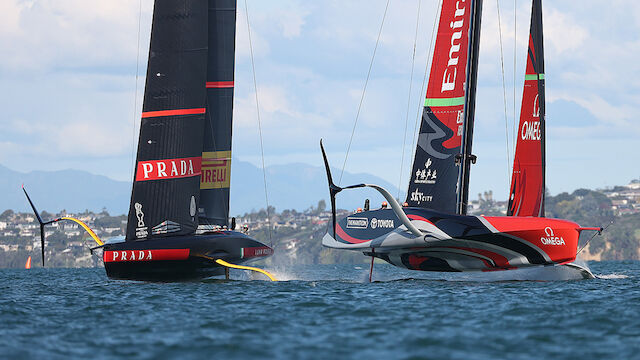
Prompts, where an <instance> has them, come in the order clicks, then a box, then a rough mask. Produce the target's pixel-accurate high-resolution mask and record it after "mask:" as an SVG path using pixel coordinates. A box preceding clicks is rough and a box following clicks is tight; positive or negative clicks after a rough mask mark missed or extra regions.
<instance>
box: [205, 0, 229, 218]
mask: <svg viewBox="0 0 640 360" xmlns="http://www.w3.org/2000/svg"><path fill="white" fill-rule="evenodd" d="M236 6H237V3H236V0H209V55H208V60H207V63H208V70H207V83H206V88H207V106H206V108H207V113H206V115H205V125H204V148H203V149H204V150H203V153H202V176H201V180H200V207H199V217H200V223H201V224H210V225H220V226H224V225H227V222H228V219H229V185H230V177H231V130H232V129H231V128H232V126H231V124H232V116H233V90H234V89H233V87H234V83H233V80H234V63H235V38H236Z"/></svg>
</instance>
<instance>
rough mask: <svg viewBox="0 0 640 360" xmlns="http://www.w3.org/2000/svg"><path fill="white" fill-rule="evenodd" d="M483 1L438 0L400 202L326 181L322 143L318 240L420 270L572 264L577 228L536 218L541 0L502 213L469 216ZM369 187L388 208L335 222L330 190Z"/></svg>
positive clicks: (536, 2) (540, 214) (540, 204)
mask: <svg viewBox="0 0 640 360" xmlns="http://www.w3.org/2000/svg"><path fill="white" fill-rule="evenodd" d="M481 12H482V0H466V1H465V0H444V1H443V4H442V8H441V14H440V23H439V27H438V33H437V38H436V45H435V49H434V53H433V62H432V67H431V72H430V77H429V84H428V87H427V94H426V100H425V104H424V111H423V116H422V121H421V126H420V133H419V135H418V142H417V146H416V150H415V157H414V162H413V167H412V172H411V178H410V183H409V188H408V191H407V198H406V201H405V203H404V204H403V205H400V203H399V202H398V201H397V200H396V199H395V198H394V197H393V196H392V195H391V194H390V193H389V192H388V191H386V190H385V189H383V188H381V187H379V186H377V185H373V184H358V185H352V186H346V187H339V186H336V185H335V184H334V183H333V179H332V177H331V171H330V168H329V163H328V160H327V156H326V154H325V151H324V148H323V146H322V142H321V144H320V145H321V148H322V153H323V157H324V162H325V167H326V171H327V177H328V180H329V189H330V195H331V205H332V210H333V219H332V224H331V229H330V231H329V232H328V233H327V234H326V235H325V236H324V238H323V241H322V243H323V245H324V246H326V247H330V248H335V249H347V250H356V251H362V252H363V253H364V254H365V255H368V256H372V257H377V258H380V259H383V260H385V261H387V262H389V263H390V264H393V265H396V266H400V267H404V268H407V269H412V270H422V271H449V272H452V271H496V270H511V269H520V268H527V267H536V266H558V265H567V264H569V265H570V266H574V267H578V268H579V269H580V271H581V272H582V273H583V276H584V277H593V275H592V274H591V273H590V272H589V270H588V269H586V268H582V267H579V266H578V265H575V264H572V262H573V261H574V260H575V258H576V253H577V250H578V241H579V238H580V235H581V233H584V232H586V231H601V230H602V228H599V227H581V226H580V225H578V224H576V223H575V222H572V221H568V220H560V219H550V218H546V217H544V193H545V187H544V155H545V154H544V131H545V129H544V118H545V109H544V55H543V39H542V5H541V0H533V4H532V14H531V30H530V40H529V48H528V61H527V72H526V76H525V90H524V97H523V103H522V115H521V121H520V127H519V129H520V132H519V134H520V133H521V134H522V139H519V142H518V148H517V154H516V157H515V163H514V170H513V171H514V173H513V175H514V176H513V180H512V186H511V195H510V199H509V200H510V201H509V210H508V215H509V216H468V215H467V214H466V212H467V203H468V189H469V170H470V168H471V164H472V163H475V161H476V156H475V155H472V153H471V145H472V139H473V123H474V111H475V98H476V84H477V68H478V50H479V43H480V23H481ZM363 187H370V188H373V189H375V190H377V191H378V192H380V193H381V194H382V195H383V196H384V198H385V199H386V200H387V202H388V203H389V205H390V208H383V209H378V210H369V209H367V208H365V211H362V212H357V213H354V214H352V215H349V216H347V217H345V218H342V219H340V220H338V219H336V215H335V210H336V201H335V200H336V195H337V194H338V193H339V192H341V191H342V190H347V189H355V188H363Z"/></svg>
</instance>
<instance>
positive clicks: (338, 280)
mask: <svg viewBox="0 0 640 360" xmlns="http://www.w3.org/2000/svg"><path fill="white" fill-rule="evenodd" d="M34 265H35V263H34ZM589 266H590V267H591V270H592V271H593V272H594V273H595V274H596V275H598V276H599V278H598V279H591V280H567V279H571V278H572V276H573V275H571V274H568V273H564V272H563V271H564V270H561V269H557V268H545V269H540V270H535V271H534V270H531V271H527V272H520V273H512V272H500V273H491V274H473V275H468V274H429V273H421V272H412V271H405V270H402V269H399V268H395V267H392V266H389V265H384V264H376V265H375V269H374V276H373V277H374V282H373V283H369V282H368V267H367V266H366V265H339V266H334V265H318V266H296V267H288V268H279V269H271V270H273V272H274V273H275V274H276V275H277V276H278V277H280V278H281V279H283V280H286V281H281V282H277V283H272V282H268V281H263V278H261V276H262V275H256V276H253V275H251V276H250V275H247V274H246V273H244V272H243V271H232V277H233V278H234V279H233V280H230V281H225V280H220V279H208V280H204V281H198V282H189V283H163V284H158V283H145V282H133V281H116V280H109V279H107V277H106V275H105V273H104V270H103V269H41V268H39V269H38V268H35V266H34V268H33V269H31V270H22V269H3V270H0V358H11V359H29V358H31V359H35V358H38V359H67V358H82V359H110V358H127V359H163V358H181V359H182V358H185V359H191V358H193V359H196V358H203V359H204V358H208V359H214V358H221V359H229V358H231V359H250V358H277V359H327V358H333V359H343V358H344V359H372V358H375V359H380V358H389V359H495V358H497V359H545V358H555V359H570V358H575V359H581V360H583V359H640V262H638V261H627V262H594V263H590V264H589Z"/></svg>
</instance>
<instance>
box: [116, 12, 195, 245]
mask: <svg viewBox="0 0 640 360" xmlns="http://www.w3.org/2000/svg"><path fill="white" fill-rule="evenodd" d="M151 34H152V35H151V46H150V49H149V63H148V67H147V78H146V85H145V95H144V104H143V110H142V123H141V126H140V138H139V142H138V154H137V159H136V169H135V176H134V183H133V191H132V195H131V204H130V207H129V218H128V225H127V235H126V239H127V240H128V241H132V240H141V239H150V238H155V237H162V236H167V235H181V234H189V233H193V232H194V231H195V229H196V227H197V225H198V217H197V212H196V210H197V204H198V203H199V200H200V173H201V160H202V149H203V136H202V134H203V129H204V118H205V111H206V110H205V103H206V101H205V98H206V89H205V86H204V83H205V79H206V76H207V2H206V1H187V0H183V1H156V2H155V7H154V12H153V25H152V31H151Z"/></svg>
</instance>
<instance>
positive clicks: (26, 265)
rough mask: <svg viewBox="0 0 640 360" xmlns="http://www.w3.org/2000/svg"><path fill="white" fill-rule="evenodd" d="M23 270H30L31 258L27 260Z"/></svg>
mask: <svg viewBox="0 0 640 360" xmlns="http://www.w3.org/2000/svg"><path fill="white" fill-rule="evenodd" d="M24 268H25V269H31V256H29V257H28V258H27V263H26V264H24Z"/></svg>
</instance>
